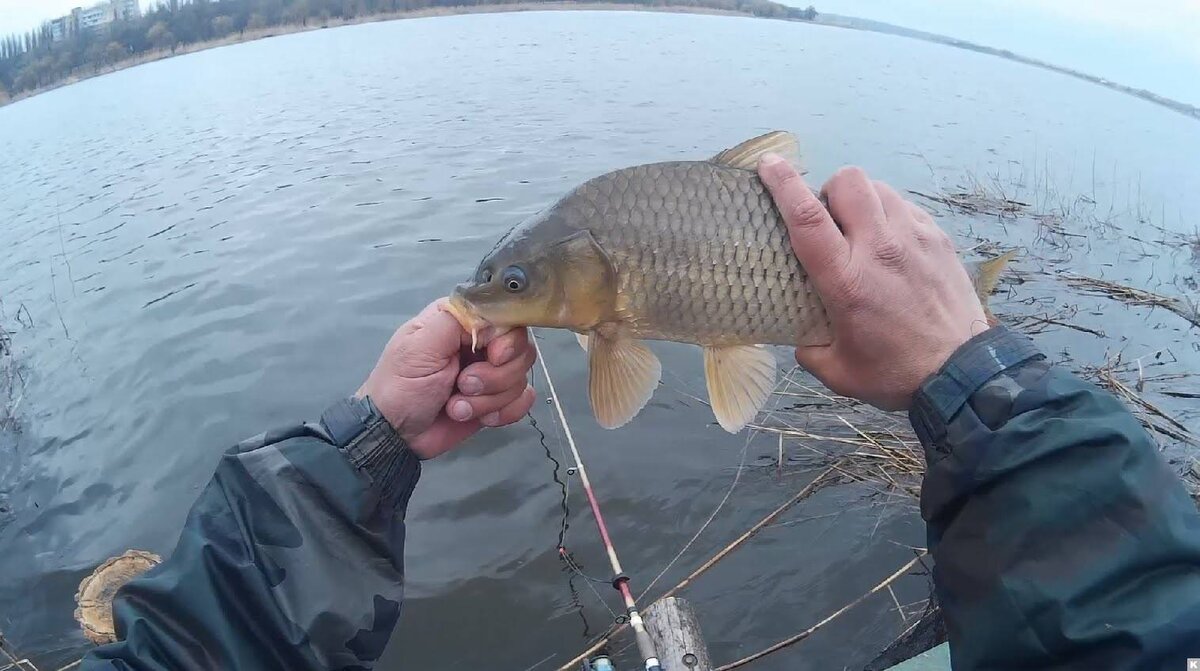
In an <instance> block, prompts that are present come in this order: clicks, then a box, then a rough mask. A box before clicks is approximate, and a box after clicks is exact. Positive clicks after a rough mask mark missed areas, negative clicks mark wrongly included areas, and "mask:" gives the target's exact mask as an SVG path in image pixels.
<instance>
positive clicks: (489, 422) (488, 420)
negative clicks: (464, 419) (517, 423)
mask: <svg viewBox="0 0 1200 671" xmlns="http://www.w3.org/2000/svg"><path fill="white" fill-rule="evenodd" d="M479 423H480V424H483V425H484V426H496V425H497V424H499V423H500V413H499V412H493V413H492V414H490V415H484V416H483V419H481V420H479Z"/></svg>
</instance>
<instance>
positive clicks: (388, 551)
mask: <svg viewBox="0 0 1200 671" xmlns="http://www.w3.org/2000/svg"><path fill="white" fill-rule="evenodd" d="M911 418H912V420H913V425H914V427H915V428H916V430H917V432H918V435H919V436H920V437H921V440H922V442H923V444H924V445H925V448H926V456H927V459H928V461H929V473H928V475H927V477H926V480H925V485H924V494H923V498H922V512H923V515H924V517H925V519H926V520H927V521H928V523H929V544H930V548H931V550H932V552H933V555H934V558H935V560H936V569H935V574H934V578H935V581H936V585H937V591H938V596H939V597H940V599H941V602H942V606H943V608H944V611H945V615H946V620H947V624H948V627H949V630H950V640H951V649H952V654H953V658H954V665H955V668H956V669H1057V668H1072V669H1133V668H1146V669H1170V670H1182V669H1184V668H1185V662H1184V658H1185V657H1187V656H1189V655H1190V656H1193V657H1200V515H1197V513H1196V509H1195V507H1194V506H1193V505H1192V503H1191V501H1190V500H1189V499H1188V497H1187V495H1186V494H1185V493H1184V491H1183V488H1182V485H1181V484H1180V482H1179V481H1178V478H1177V477H1176V476H1175V475H1174V474H1173V473H1171V472H1170V470H1169V469H1168V468H1167V466H1166V465H1165V464H1164V463H1163V461H1162V459H1161V458H1160V457H1159V455H1158V453H1157V451H1156V449H1155V447H1154V444H1153V442H1152V441H1151V440H1150V438H1149V436H1147V435H1146V433H1145V432H1144V431H1143V429H1142V428H1141V426H1140V425H1139V424H1138V422H1137V420H1135V419H1134V418H1133V417H1132V416H1131V415H1130V414H1129V412H1128V411H1126V410H1125V408H1124V407H1123V406H1122V405H1121V404H1120V403H1119V402H1118V401H1117V400H1116V399H1114V398H1113V397H1112V396H1110V395H1108V394H1106V393H1104V392H1102V391H1100V390H1098V389H1096V388H1095V387H1092V386H1091V385H1088V384H1086V383H1084V382H1082V381H1080V380H1079V379H1077V378H1075V377H1074V376H1072V375H1070V374H1069V373H1067V372H1065V371H1063V370H1060V369H1056V368H1054V367H1052V366H1049V365H1048V364H1047V363H1046V361H1045V359H1044V358H1043V357H1042V356H1041V355H1040V354H1038V353H1037V351H1036V350H1035V349H1034V348H1033V346H1032V344H1030V343H1029V342H1028V340H1026V339H1025V338H1023V337H1021V336H1017V335H1015V334H1012V333H1010V332H1008V331H1007V330H1005V329H1002V328H998V329H993V330H991V331H989V332H987V333H985V334H983V335H982V336H979V337H977V338H975V339H974V340H972V341H971V342H970V343H968V344H966V345H964V346H963V347H962V348H961V349H960V350H959V351H958V352H957V353H956V354H955V355H954V357H952V358H951V360H950V361H949V362H948V363H947V364H946V366H945V368H944V369H943V370H942V371H941V372H940V373H939V374H938V375H936V376H935V377H933V378H931V379H930V380H929V381H928V382H927V383H926V384H925V385H924V386H923V387H922V390H921V392H920V393H919V394H918V396H917V398H916V400H915V405H914V408H913V410H912V412H911ZM419 473H420V464H419V462H418V461H417V460H416V458H415V457H414V456H413V455H412V454H411V453H410V452H409V451H408V450H407V448H405V447H404V446H403V444H402V443H401V441H400V440H399V439H398V438H397V437H396V435H395V433H394V432H393V431H392V430H391V428H390V427H388V426H387V425H386V423H384V422H383V421H382V420H381V419H380V418H379V416H378V414H377V413H376V412H373V410H372V409H371V408H369V407H368V406H366V405H365V404H360V403H353V402H344V403H341V404H338V405H337V406H334V408H332V409H331V410H330V411H328V412H326V413H325V415H324V416H323V417H322V421H321V423H320V424H319V425H304V426H299V427H295V428H292V429H289V430H286V431H283V432H279V433H273V434H265V435H263V436H259V437H258V438H255V439H252V440H250V441H247V442H245V443H242V444H241V445H238V446H237V447H235V448H234V449H232V450H231V451H230V452H229V453H228V454H227V455H226V456H225V457H224V459H222V461H221V464H220V465H219V466H218V468H217V472H216V475H215V476H214V477H213V480H212V482H211V483H210V484H209V486H208V488H207V489H206V490H205V491H204V493H203V494H202V495H201V497H200V499H199V501H197V502H196V505H195V507H194V508H193V509H192V512H191V514H190V515H189V517H188V520H187V523H186V525H185V526H184V529H183V533H182V536H181V538H180V541H179V545H178V546H177V547H176V549H175V552H174V553H173V554H172V555H171V556H170V557H169V558H168V559H167V560H166V561H165V562H164V563H163V564H162V565H161V566H159V567H158V568H156V569H154V570H153V571H151V572H150V573H148V574H147V575H145V576H143V577H142V578H140V579H138V580H135V581H133V582H131V583H130V584H129V585H127V586H126V587H125V588H124V589H122V590H121V592H120V593H119V594H118V598H117V600H116V602H115V608H114V613H115V616H116V622H117V633H118V635H119V637H120V638H121V639H122V640H120V641H119V642H117V643H114V644H111V645H108V646H104V647H101V648H98V649H96V650H95V651H93V652H92V653H90V654H89V655H88V656H87V657H86V658H85V659H84V664H83V668H84V669H144V670H157V669H288V670H294V671H302V670H306V669H369V668H371V667H372V666H373V664H374V662H375V660H377V659H378V658H379V655H380V654H381V653H382V651H383V648H384V645H385V644H386V642H387V639H388V636H389V635H390V634H391V632H392V629H393V628H394V627H395V624H396V621H397V618H398V617H399V612H400V604H401V601H402V596H403V581H404V576H403V550H404V511H405V507H406V505H407V501H408V498H409V495H410V494H411V493H412V489H413V487H414V486H415V484H416V481H417V478H418V475H419Z"/></svg>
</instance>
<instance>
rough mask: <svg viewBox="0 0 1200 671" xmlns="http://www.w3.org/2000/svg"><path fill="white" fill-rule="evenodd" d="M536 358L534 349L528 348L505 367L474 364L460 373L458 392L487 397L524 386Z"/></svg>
mask: <svg viewBox="0 0 1200 671" xmlns="http://www.w3.org/2000/svg"><path fill="white" fill-rule="evenodd" d="M536 358H537V355H536V353H535V352H534V351H533V348H532V347H528V346H526V347H525V348H524V349H523V350H522V351H521V353H520V354H518V355H517V357H516V358H515V359H513V360H511V361H509V362H508V363H506V364H504V365H503V366H493V365H492V364H490V363H488V362H486V361H480V362H477V363H473V364H471V365H469V366H467V367H466V368H464V369H463V371H462V373H459V375H458V390H459V391H461V392H462V393H463V394H464V395H466V396H485V395H488V394H497V393H499V392H502V391H505V390H507V389H511V388H513V387H519V386H524V385H525V381H526V377H527V376H528V374H529V369H530V368H532V367H533V362H534V361H535V360H536Z"/></svg>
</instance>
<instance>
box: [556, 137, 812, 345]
mask: <svg viewBox="0 0 1200 671" xmlns="http://www.w3.org/2000/svg"><path fill="white" fill-rule="evenodd" d="M548 215H549V217H551V218H554V217H561V221H560V222H556V223H560V224H561V225H562V226H563V227H565V228H567V229H572V230H588V231H590V232H591V234H592V235H593V236H594V237H595V238H596V241H597V242H598V243H599V244H600V246H601V247H602V248H603V249H604V251H605V252H606V253H607V254H608V255H609V257H610V258H611V259H612V261H613V265H614V266H615V268H616V270H617V273H618V285H617V287H618V288H617V291H618V296H619V297H620V298H619V300H620V305H621V309H622V312H623V314H625V315H627V316H628V317H629V319H630V321H631V324H632V327H631V331H632V335H634V336H636V337H639V338H644V339H651V340H674V341H679V342H689V343H695V344H699V345H731V344H778V345H794V344H797V343H801V344H817V343H823V342H827V341H828V339H829V328H828V324H829V322H828V318H827V317H826V316H825V309H824V307H823V306H822V305H821V301H820V299H819V298H818V297H817V294H816V292H815V291H814V290H813V288H812V285H811V283H810V282H809V280H808V275H807V274H806V273H805V272H804V269H803V268H802V267H801V266H800V263H799V261H797V260H796V258H795V256H794V255H792V254H790V253H788V254H782V253H781V254H777V253H776V251H777V250H787V249H788V248H789V245H790V243H789V241H788V235H787V229H786V227H785V225H784V223H783V220H782V218H781V217H780V216H779V213H778V211H777V210H776V208H775V206H774V204H773V203H772V201H771V199H770V196H769V195H768V193H767V191H766V189H765V187H764V186H763V184H762V182H761V181H760V180H759V179H758V177H757V176H756V175H755V174H754V173H753V172H750V171H747V170H741V169H736V168H726V167H722V166H718V165H715V164H712V163H708V162H695V161H692V162H670V163H655V164H649V165H641V166H636V167H632V168H626V169H624V170H618V171H616V172H612V173H608V174H606V175H602V176H600V177H597V178H595V179H593V180H591V181H589V182H587V183H585V184H583V185H582V186H581V187H579V188H578V189H576V190H575V191H574V192H573V193H572V194H571V195H569V196H567V198H565V199H564V201H563V202H562V203H560V206H559V207H556V208H554V209H552V210H551V211H550V212H549V213H548Z"/></svg>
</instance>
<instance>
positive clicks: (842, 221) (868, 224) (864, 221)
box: [821, 166, 887, 243]
mask: <svg viewBox="0 0 1200 671" xmlns="http://www.w3.org/2000/svg"><path fill="white" fill-rule="evenodd" d="M821 192H822V193H823V194H825V197H826V198H827V199H828V201H829V213H830V214H831V215H833V218H834V220H835V221H837V223H838V225H840V226H841V227H842V231H843V232H844V233H845V235H846V238H847V239H849V240H850V242H851V243H856V242H865V241H869V240H873V239H875V238H876V237H877V236H878V235H879V234H880V233H882V232H883V230H884V226H885V224H886V223H887V218H886V215H885V213H884V211H883V203H881V202H879V194H878V193H876V192H875V185H874V184H872V183H871V180H870V178H868V177H867V173H866V172H864V171H863V169H862V168H859V167H857V166H847V167H845V168H842V169H841V170H838V171H837V172H836V173H834V175H833V177H830V178H829V181H828V182H826V183H825V186H824V187H823V188H822V189H821Z"/></svg>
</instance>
